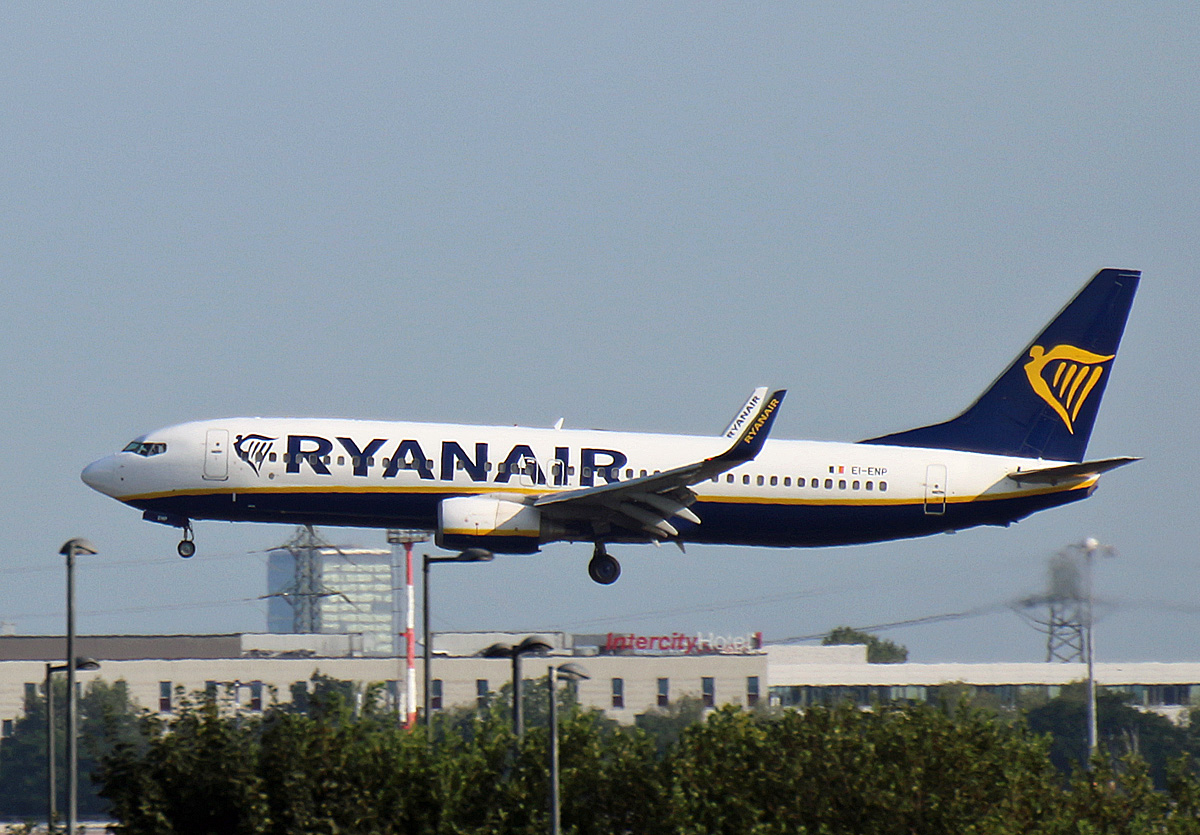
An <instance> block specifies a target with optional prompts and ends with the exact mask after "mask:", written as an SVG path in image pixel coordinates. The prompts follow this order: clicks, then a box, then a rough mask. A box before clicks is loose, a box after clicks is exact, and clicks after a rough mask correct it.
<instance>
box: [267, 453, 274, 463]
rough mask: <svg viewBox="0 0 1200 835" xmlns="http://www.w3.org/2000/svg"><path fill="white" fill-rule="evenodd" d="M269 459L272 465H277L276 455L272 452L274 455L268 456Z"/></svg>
mask: <svg viewBox="0 0 1200 835" xmlns="http://www.w3.org/2000/svg"><path fill="white" fill-rule="evenodd" d="M268 458H269V459H270V461H271V463H272V464H274V463H275V453H273V452H272V453H271V454H270V455H269V456H268Z"/></svg>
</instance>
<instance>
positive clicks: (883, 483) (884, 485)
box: [879, 481, 887, 493]
mask: <svg viewBox="0 0 1200 835" xmlns="http://www.w3.org/2000/svg"><path fill="white" fill-rule="evenodd" d="M886 491H887V482H886V481H881V482H879V492H880V493H884V492H886Z"/></svg>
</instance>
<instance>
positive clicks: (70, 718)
mask: <svg viewBox="0 0 1200 835" xmlns="http://www.w3.org/2000/svg"><path fill="white" fill-rule="evenodd" d="M58 553H60V554H62V555H63V556H64V557H66V558H67V663H66V667H67V832H70V833H74V832H75V820H76V817H77V811H78V804H79V738H78V733H79V718H78V715H77V714H78V713H79V705H78V704H76V699H75V664H74V663H72V662H73V661H74V659H75V555H76V554H94V553H96V546H94V545H92V543H90V542H88V541H87V540H86V539H69V540H67V541H66V542H65V543H63V547H62V548H60V549H59V551H58Z"/></svg>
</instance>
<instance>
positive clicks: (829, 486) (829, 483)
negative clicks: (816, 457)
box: [825, 478, 833, 490]
mask: <svg viewBox="0 0 1200 835" xmlns="http://www.w3.org/2000/svg"><path fill="white" fill-rule="evenodd" d="M825 489H826V490H832V489H833V479H832V478H827V479H825Z"/></svg>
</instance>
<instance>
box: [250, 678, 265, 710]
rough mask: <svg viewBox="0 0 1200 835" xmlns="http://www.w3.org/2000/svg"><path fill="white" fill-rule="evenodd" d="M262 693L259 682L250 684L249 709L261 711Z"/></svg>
mask: <svg viewBox="0 0 1200 835" xmlns="http://www.w3.org/2000/svg"><path fill="white" fill-rule="evenodd" d="M262 691H263V686H262V682H261V681H252V682H250V709H251V710H262Z"/></svg>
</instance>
